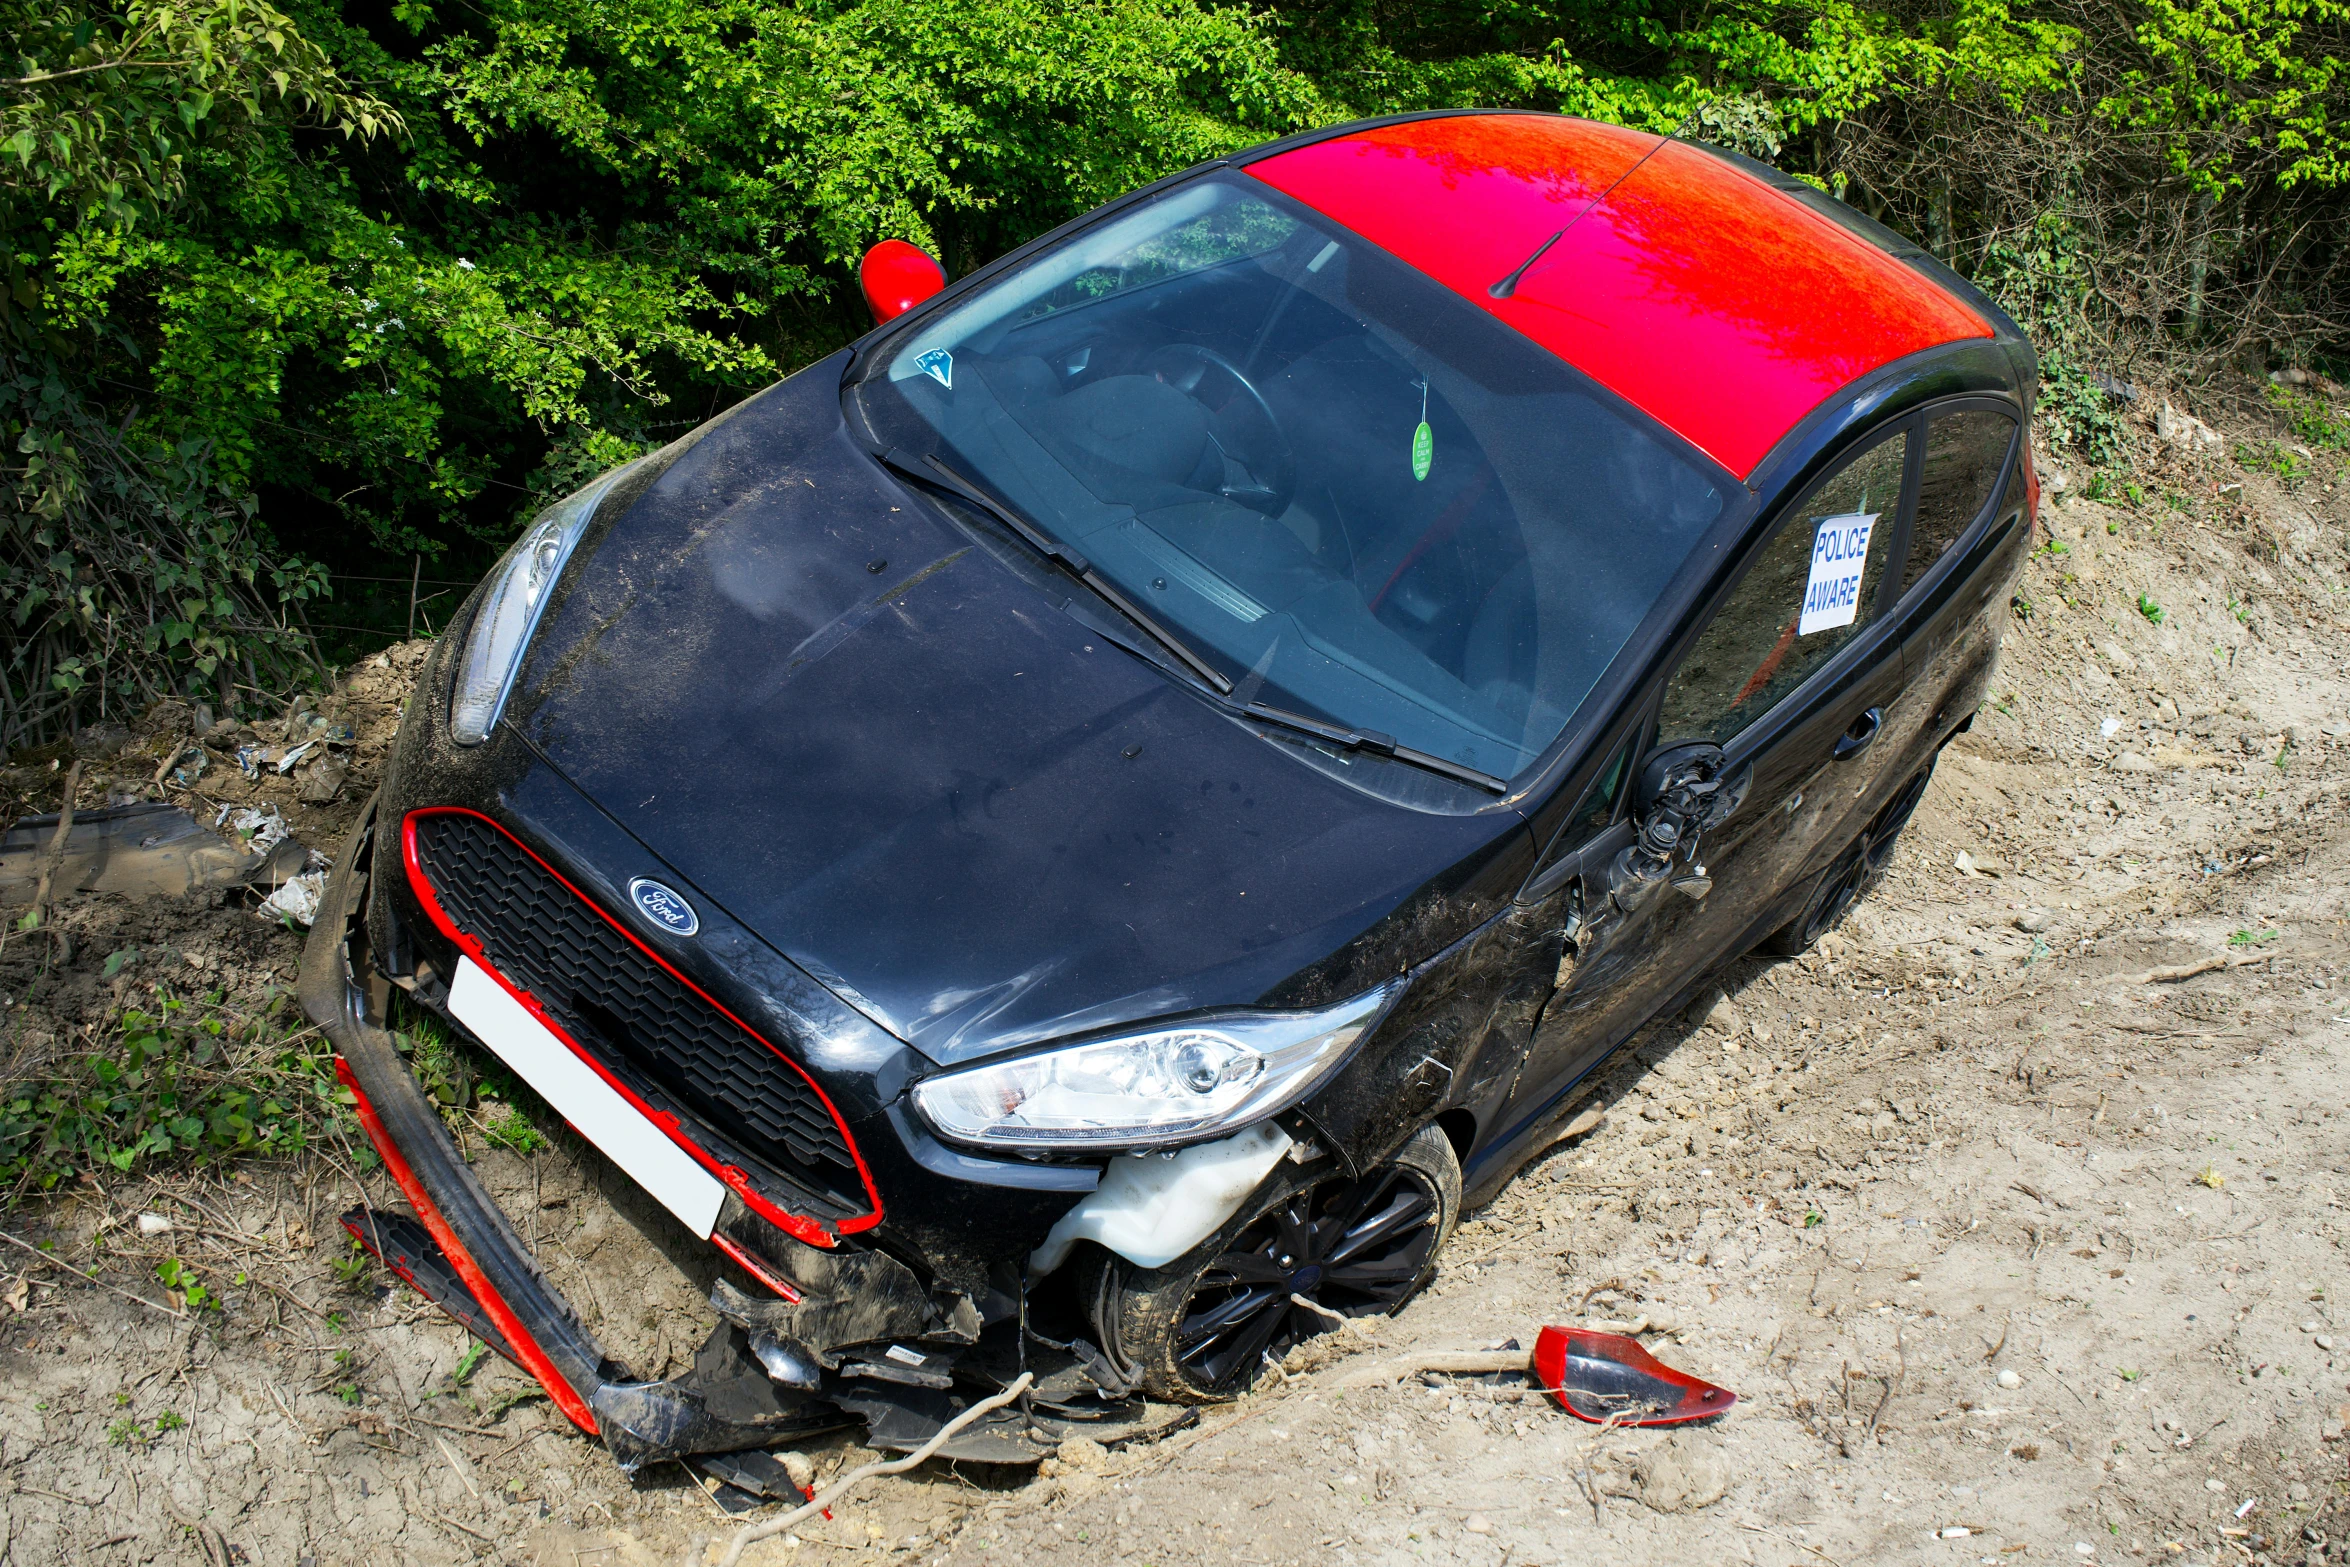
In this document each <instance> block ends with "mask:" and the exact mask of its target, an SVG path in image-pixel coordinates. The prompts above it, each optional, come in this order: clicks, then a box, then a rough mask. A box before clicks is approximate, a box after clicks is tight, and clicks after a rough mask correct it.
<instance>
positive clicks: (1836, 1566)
mask: <svg viewBox="0 0 2350 1567" xmlns="http://www.w3.org/2000/svg"><path fill="white" fill-rule="evenodd" d="M1738 1527H1739V1528H1741V1529H1751V1530H1753V1531H1754V1532H1755V1533H1756V1534H1767V1535H1769V1536H1770V1537H1771V1538H1772V1539H1774V1540H1784V1541H1786V1542H1787V1543H1788V1544H1789V1545H1792V1546H1794V1547H1795V1548H1796V1549H1797V1550H1799V1551H1809V1552H1811V1553H1812V1555H1814V1556H1817V1557H1818V1558H1819V1559H1820V1560H1821V1561H1824V1562H1826V1563H1827V1564H1828V1567H1844V1564H1843V1563H1842V1562H1840V1561H1838V1560H1836V1558H1835V1557H1833V1556H1830V1555H1829V1554H1828V1553H1827V1552H1826V1551H1823V1550H1821V1549H1820V1548H1819V1547H1818V1546H1816V1545H1806V1544H1805V1543H1804V1542H1803V1541H1801V1540H1798V1539H1796V1538H1795V1536H1793V1535H1791V1534H1781V1533H1780V1532H1779V1531H1778V1530H1776V1529H1766V1528H1764V1527H1763V1526H1762V1525H1761V1524H1759V1523H1742V1524H1740V1525H1739V1526H1738Z"/></svg>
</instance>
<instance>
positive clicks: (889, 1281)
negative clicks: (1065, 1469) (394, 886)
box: [300, 805, 1183, 1473]
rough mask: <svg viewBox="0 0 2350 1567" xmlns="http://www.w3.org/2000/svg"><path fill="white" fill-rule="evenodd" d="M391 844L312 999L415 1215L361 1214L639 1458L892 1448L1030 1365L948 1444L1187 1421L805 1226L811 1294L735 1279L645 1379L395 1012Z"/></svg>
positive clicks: (330, 918) (489, 1335) (376, 1241)
mask: <svg viewBox="0 0 2350 1567" xmlns="http://www.w3.org/2000/svg"><path fill="white" fill-rule="evenodd" d="M374 847H375V843H374V808H373V806H372V805H371V806H370V807H369V810H368V812H367V814H366V815H365V816H363V817H362V819H361V821H360V822H359V824H358V826H357V827H356V828H355V829H354V830H353V833H352V836H351V838H350V840H349V841H348V842H347V843H346V844H345V845H344V848H343V852H342V854H341V856H340V857H339V859H338V860H337V863H336V865H335V869H334V873H333V876H332V878H331V879H330V880H329V882H328V884H327V887H326V891H325V894H324V896H323V898H322V899H321V901H320V908H319V915H318V920H317V923H316V924H315V925H314V926H313V927H312V929H311V933H310V941H309V945H308V946H307V948H306V949H305V950H304V952H303V957H302V972H301V980H300V995H301V1000H302V1007H303V1010H304V1011H305V1012H306V1013H308V1014H309V1016H310V1018H311V1020H312V1021H313V1022H315V1023H317V1024H318V1025H319V1027H320V1028H321V1029H322V1030H323V1031H324V1032H325V1033H326V1035H327V1037H328V1038H329V1039H330V1040H332V1041H333V1043H334V1046H335V1051H336V1055H337V1058H338V1059H337V1062H336V1070H337V1074H338V1075H339V1076H340V1078H341V1080H342V1082H343V1085H344V1086H345V1087H346V1088H348V1089H349V1090H350V1092H351V1094H352V1098H353V1101H354V1105H355V1108H356V1110H357V1112H358V1117H359V1122H360V1125H361V1126H362V1127H363V1128H364V1129H365V1131H366V1133H367V1136H368V1138H369V1140H370V1141H371V1142H372V1143H373V1144H374V1146H375V1149H376V1152H377V1153H378V1154H380V1155H381V1156H382V1158H383V1161H384V1167H385V1170H386V1171H387V1173H388V1174H389V1175H390V1176H391V1178H392V1180H393V1182H394V1184H396V1185H397V1186H398V1187H399V1189H400V1192H401V1195H402V1196H403V1197H404V1198H406V1200H407V1203H408V1206H409V1207H410V1208H411V1209H412V1210H413V1217H411V1216H409V1215H403V1214H397V1213H393V1212H389V1211H386V1210H378V1209H369V1208H365V1207H361V1208H357V1209H354V1210H353V1211H352V1212H351V1213H349V1214H347V1215H345V1216H344V1220H343V1222H344V1224H345V1226H346V1227H347V1228H349V1229H350V1230H351V1232H352V1234H353V1235H355V1236H356V1237H358V1239H359V1240H360V1242H361V1244H362V1245H364V1246H365V1247H366V1248H367V1249H368V1250H369V1251H370V1252H372V1253H373V1254H374V1255H375V1256H377V1257H378V1258H379V1259H380V1260H382V1261H383V1263H384V1264H385V1265H386V1266H387V1267H389V1268H390V1269H392V1271H393V1272H395V1273H397V1274H398V1275H399V1276H400V1277H401V1278H403V1279H405V1280H406V1281H407V1282H408V1283H409V1284H411V1285H412V1286H414V1287H415V1288H416V1289H417V1291H418V1292H419V1293H421V1294H422V1295H424V1296H425V1297H426V1298H427V1299H429V1300H431V1301H433V1302H434V1303H435V1304H437V1305H439V1306H440V1307H441V1308H442V1309H443V1310H445V1311H446V1312H448V1314H449V1315H450V1316H451V1317H452V1318H453V1319H454V1320H455V1321H456V1322H457V1323H458V1324H459V1325H460V1326H462V1327H464V1328H465V1329H466V1330H467V1331H469V1332H472V1333H474V1334H476V1335H477V1336H479V1337H480V1338H481V1340H482V1341H483V1342H484V1343H485V1344H487V1345H489V1346H490V1347H491V1348H492V1349H494V1350H496V1351H497V1352H498V1353H499V1354H500V1355H502V1356H504V1357H505V1358H506V1359H508V1360H510V1361H512V1362H513V1363H514V1364H515V1365H516V1366H518V1367H520V1368H521V1369H522V1370H524V1371H526V1372H528V1373H529V1374H530V1375H532V1376H533V1377H535V1378H537V1379H538V1381H539V1382H540V1383H541V1385H543V1386H544V1387H545V1388H546V1391H547V1394H548V1396H549V1397H550V1398H551V1399H552V1400H553V1401H554V1403H555V1405H556V1407H557V1408H559V1409H561V1410H562V1411H563V1413H564V1414H565V1415H566V1416H567V1417H569V1419H570V1420H571V1421H572V1423H573V1424H575V1425H577V1426H578V1427H579V1428H580V1429H581V1430H582V1431H584V1432H586V1433H588V1434H590V1435H592V1436H597V1437H600V1438H601V1439H602V1440H603V1442H604V1444H605V1446H606V1448H607V1449H609V1450H610V1452H611V1454H612V1457H613V1459H614V1461H615V1462H617V1463H618V1464H619V1465H620V1467H621V1469H622V1470H623V1471H624V1472H628V1473H634V1472H635V1471H636V1470H637V1469H638V1468H640V1467H641V1466H642V1465H644V1464H645V1463H647V1462H651V1461H657V1460H660V1459H670V1458H685V1457H689V1456H701V1455H715V1454H726V1453H743V1452H748V1451H751V1450H755V1449H759V1448H765V1447H771V1446H775V1445H777V1444H779V1443H783V1442H788V1441H792V1440H795V1439H798V1438H802V1437H806V1436H809V1435H813V1434H815V1433H817V1432H821V1431H826V1430H832V1429H837V1428H840V1427H842V1426H847V1425H853V1424H863V1425H864V1426H866V1427H867V1431H868V1440H869V1441H870V1442H871V1443H872V1444H873V1445H874V1446H876V1447H881V1448H886V1449H893V1450H897V1451H910V1450H912V1449H914V1448H917V1447H919V1446H921V1445H922V1444H923V1443H924V1442H926V1441H928V1440H929V1439H930V1438H931V1437H932V1436H934V1435H935V1434H936V1433H937V1432H938V1431H939V1429H940V1428H941V1427H942V1426H944V1425H945V1424H946V1423H947V1422H948V1421H950V1420H952V1419H953V1418H954V1417H955V1416H956V1415H958V1414H960V1413H961V1412H962V1411H963V1410H965V1409H968V1408H969V1407H970V1406H971V1405H972V1404H973V1403H976V1402H978V1401H979V1400H981V1399H983V1398H986V1397H988V1396H990V1395H991V1394H993V1393H995V1392H997V1391H998V1390H999V1389H1001V1388H1003V1387H1005V1386H1007V1385H1009V1384H1010V1383H1011V1382H1012V1381H1013V1380H1015V1379H1016V1378H1017V1377H1018V1376H1019V1374H1020V1373H1021V1372H1022V1371H1023V1370H1027V1371H1033V1372H1034V1373H1036V1375H1037V1378H1038V1380H1037V1383H1036V1385H1035V1388H1034V1390H1033V1391H1032V1393H1031V1395H1030V1396H1029V1397H1028V1398H1027V1399H1026V1400H1024V1401H1023V1402H1022V1404H1019V1405H1013V1406H1007V1407H1006V1408H1004V1409H1001V1410H997V1411H995V1412H993V1413H992V1414H991V1415H990V1416H989V1417H988V1418H987V1419H986V1420H983V1421H980V1422H977V1423H975V1424H973V1425H971V1426H969V1427H967V1428H965V1429H964V1430H961V1431H958V1432H957V1433H956V1434H955V1436H954V1437H953V1438H952V1439H951V1440H950V1441H949V1442H948V1443H947V1444H946V1446H944V1447H943V1448H942V1449H941V1450H940V1451H941V1453H942V1455H943V1456H946V1457H951V1458H961V1459H972V1460H981V1461H988V1462H996V1463H1033V1462H1035V1461H1036V1460H1038V1459H1039V1458H1042V1457H1044V1456H1045V1455H1046V1454H1048V1453H1050V1452H1051V1451H1052V1450H1053V1449H1054V1448H1055V1447H1056V1446H1057V1445H1058V1444H1059V1443H1060V1442H1061V1441H1062V1440H1064V1439H1065V1438H1067V1437H1069V1436H1073V1435H1085V1436H1089V1437H1092V1438H1094V1439H1095V1440H1097V1441H1102V1442H1104V1443H1114V1442H1118V1441H1122V1440H1129V1439H1132V1438H1134V1437H1137V1436H1143V1435H1147V1434H1149V1433H1151V1432H1153V1431H1155V1430H1158V1429H1161V1428H1164V1427H1166V1426H1168V1425H1171V1424H1173V1423H1174V1422H1175V1421H1176V1420H1177V1419H1179V1418H1180V1416H1181V1415H1182V1413H1183V1411H1180V1410H1177V1409H1172V1408H1154V1407H1151V1406H1146V1405H1145V1404H1144V1403H1143V1402H1142V1401H1141V1400H1140V1399H1139V1398H1136V1397H1134V1396H1133V1395H1132V1390H1131V1387H1130V1386H1129V1385H1128V1384H1127V1382H1126V1381H1125V1380H1124V1379H1123V1378H1121V1377H1120V1376H1119V1375H1118V1374H1117V1373H1116V1371H1115V1370H1113V1369H1112V1368H1111V1366H1110V1365H1109V1363H1108V1361H1107V1360H1105V1359H1104V1358H1103V1357H1102V1356H1101V1355H1100V1353H1099V1352H1098V1351H1094V1350H1093V1349H1092V1346H1091V1345H1088V1344H1083V1343H1075V1344H1070V1345H1066V1346H1064V1345H1060V1344H1056V1343H1053V1342H1051V1341H1048V1340H1045V1339H1042V1338H1039V1337H1037V1336H1036V1335H1034V1334H1032V1333H1028V1332H1027V1331H1026V1329H1025V1327H1024V1325H1023V1322H1022V1317H1023V1316H1024V1313H1021V1312H1010V1313H1001V1314H999V1319H998V1320H997V1321H995V1322H993V1323H992V1324H987V1325H984V1326H983V1324H982V1320H981V1316H980V1313H979V1311H978V1309H977V1308H976V1307H975V1306H974V1304H973V1303H972V1302H971V1300H970V1299H969V1298H968V1297H966V1296H962V1295H943V1294H940V1293H937V1292H933V1291H931V1290H928V1289H926V1288H924V1286H923V1285H922V1283H921V1281H920V1279H919V1278H917V1276H916V1275H915V1273H914V1270H913V1269H912V1268H910V1267H908V1266H907V1265H906V1264H905V1263H903V1262H900V1261H898V1260H897V1259H896V1258H894V1257H891V1256H889V1255H888V1254H886V1253H884V1252H880V1251H874V1250H854V1249H848V1248H842V1249H839V1250H833V1251H822V1250H818V1249H817V1248H814V1247H810V1246H805V1245H801V1244H799V1243H797V1242H789V1241H784V1242H782V1244H783V1246H784V1247H785V1248H786V1249H788V1251H789V1253H790V1256H791V1262H792V1265H791V1266H789V1267H788V1268H786V1269H784V1270H783V1271H784V1272H785V1273H787V1274H788V1275H789V1276H788V1277H787V1278H783V1279H777V1278H773V1277H768V1276H767V1275H766V1272H765V1270H760V1272H759V1274H758V1276H759V1277H760V1278H761V1281H762V1282H763V1283H766V1284H768V1285H770V1286H771V1287H774V1288H776V1289H777V1290H778V1293H779V1294H780V1295H783V1296H786V1297H797V1298H784V1299H770V1300H763V1299H754V1298H753V1297H751V1296H749V1295H747V1294H744V1293H743V1292H741V1291H739V1290H736V1289H735V1288H733V1287H732V1286H731V1285H728V1284H726V1283H724V1282H723V1281H722V1282H721V1283H720V1284H719V1285H718V1286H717V1288H716V1289H715V1290H714V1291H713V1293H712V1296H711V1304H712V1306H713V1307H715V1308H716V1310H717V1312H718V1315H719V1318H720V1321H719V1324H718V1326H717V1328H716V1330H715V1331H714V1332H713V1333H712V1334H711V1336H710V1338H709V1339H708V1340H707V1341H706V1342H705V1343H704V1344H703V1346H702V1348H701V1350H700V1351H699V1352H698V1353H697V1354H696V1355H695V1357H694V1364H693V1368H692V1369H691V1370H690V1371H688V1372H686V1373H685V1374H684V1375H682V1376H678V1377H671V1378H667V1379H664V1380H660V1381H645V1380H640V1379H638V1378H635V1377H633V1376H631V1375H630V1373H629V1371H628V1369H627V1368H626V1367H625V1366H623V1365H622V1364H620V1363H619V1362H618V1361H617V1360H615V1359H614V1358H613V1357H611V1356H610V1355H608V1354H607V1353H605V1351H604V1350H603V1349H602V1347H601V1346H600V1345H598V1343H597V1342H596V1340H595V1338H594V1336H593V1335H592V1334H591V1333H589V1331H588V1330H587V1328H586V1326H585V1325H584V1324H583V1323H582V1322H581V1321H580V1319H579V1316H578V1313H577V1312H575V1311H574V1310H573V1309H572V1307H571V1305H570V1304H569V1302H567V1301H565V1300H564V1299H563V1297H562V1296H561V1295H560V1294H558V1293H557V1292H556V1291H555V1289H554V1288H553V1286H552V1285H551V1284H550V1283H549V1282H548V1280H547V1278H546V1275H545V1273H544V1271H543V1270H542V1269H541V1268H540V1267H539V1265H538V1262H537V1260H536V1258H534V1257H533V1256H532V1255H531V1253H530V1251H529V1249H528V1248H527V1247H526V1246H525V1245H524V1244H523V1241H522V1239H521V1236H520V1235H519V1234H518V1233H517V1232H516V1230H515V1228H514V1226H513V1224H512V1223H511V1222H510V1221H509V1220H508V1219H507V1217H506V1215H505V1214H504V1212H503V1211H501V1210H500V1209H499V1208H498V1206H497V1204H496V1202H495V1201H494V1200H493V1199H492V1198H491V1197H490V1195H489V1193H488V1192H487V1191H486V1190H485V1189H484V1188H483V1187H482V1185H481V1183H480V1182H479V1180H477V1179H476V1178H475V1176H474V1174H473V1171H472V1170H471V1168H470V1167H469V1166H468V1165H467V1164H466V1162H465V1160H464V1158H463V1156H462V1155H461V1154H460V1152H459V1151H458V1148H457V1146H456V1144H455V1142H454V1141H453V1140H452V1139H451V1137H450V1136H449V1133H448V1130H447V1128H446V1127H445V1126H444V1125H443V1124H442V1122H441V1119H440V1116H439V1114H438V1112H437V1111H436V1109H435V1108H434V1106H433V1104H432V1102H431V1100H430V1099H429V1098H428V1097H427V1096H426V1095H425V1093H424V1091H423V1089H422V1088H421V1087H420V1086H419V1084H418V1083H417V1081H416V1079H415V1076H414V1075H413V1074H412V1073H411V1072H410V1071H409V1070H408V1066H407V1063H406V1062H405V1061H404V1060H403V1059H402V1058H401V1056H400V1053H399V1050H398V1048H397V1046H396V1045H395V1044H394V1042H393V1040H392V1036H391V1034H390V1032H389V1031H388V1030H387V1029H386V1028H385V1027H384V1026H383V1022H382V1015H383V1008H384V1005H385V1003H386V1001H387V1000H388V997H389V985H388V983H387V982H386V981H384V980H383V979H382V978H381V977H380V976H378V975H377V974H376V972H375V971H374V969H373V966H372V965H371V964H370V962H369V960H368V955H367V950H366V935H365V930H364V922H363V919H362V910H363V908H364V905H365V899H366V889H367V883H368V877H369V875H370V872H371V867H372V854H373V850H374ZM721 1228H722V1229H723V1225H721ZM775 1239H777V1240H778V1241H781V1239H782V1238H781V1237H776V1238H775ZM727 1249H728V1250H729V1251H732V1250H733V1248H731V1247H728V1248H727ZM769 1260H773V1259H772V1257H770V1259H769Z"/></svg>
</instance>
